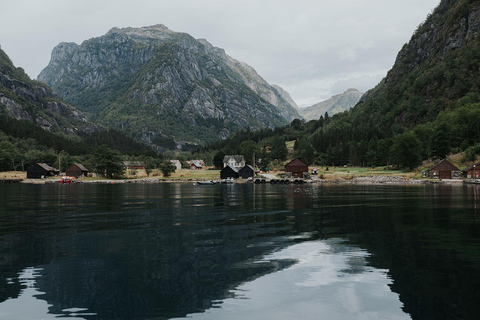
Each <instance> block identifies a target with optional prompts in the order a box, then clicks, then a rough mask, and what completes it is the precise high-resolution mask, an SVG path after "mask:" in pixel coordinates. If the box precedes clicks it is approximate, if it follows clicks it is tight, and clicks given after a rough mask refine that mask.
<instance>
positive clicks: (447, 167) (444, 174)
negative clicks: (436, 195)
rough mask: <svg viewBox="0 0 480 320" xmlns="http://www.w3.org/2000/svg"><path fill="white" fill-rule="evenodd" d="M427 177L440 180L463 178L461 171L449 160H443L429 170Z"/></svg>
mask: <svg viewBox="0 0 480 320" xmlns="http://www.w3.org/2000/svg"><path fill="white" fill-rule="evenodd" d="M426 173H427V177H429V178H438V179H457V178H460V177H461V171H460V169H458V168H457V167H456V166H454V165H453V164H452V163H451V162H450V161H448V160H447V159H443V160H442V161H440V162H439V163H437V164H436V165H435V166H433V167H431V168H430V169H428V170H427V172H426Z"/></svg>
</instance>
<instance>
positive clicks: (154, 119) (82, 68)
mask: <svg viewBox="0 0 480 320" xmlns="http://www.w3.org/2000/svg"><path fill="white" fill-rule="evenodd" d="M38 79H39V80H40V81H43V82H45V83H47V84H49V85H50V86H52V87H53V88H54V89H55V90H56V92H58V93H59V94H60V95H61V96H62V98H64V99H66V100H67V101H70V102H72V103H74V104H75V105H77V106H79V107H80V108H81V109H82V110H84V111H85V112H87V114H89V115H91V116H92V117H93V119H95V120H96V121H98V122H99V123H102V124H105V125H108V126H111V127H114V128H118V129H121V130H124V131H126V132H129V133H130V134H131V135H133V136H135V137H137V138H140V139H142V140H143V141H145V142H147V143H149V144H152V145H157V144H160V145H161V141H164V140H165V138H173V139H174V140H175V141H176V142H177V143H178V144H179V145H181V144H182V143H183V142H185V141H186V142H192V143H197V144H205V143H208V142H213V141H215V140H217V139H222V138H226V137H228V136H229V134H230V133H231V132H233V131H236V130H238V129H241V128H247V127H250V128H251V129H253V130H255V129H261V128H265V127H275V126H279V125H283V124H286V123H287V122H289V121H291V120H292V119H294V118H300V115H299V113H298V108H297V107H296V105H292V104H291V102H289V101H287V100H285V99H284V98H283V97H282V94H281V93H279V91H278V90H277V89H275V88H274V87H272V86H271V85H269V84H268V83H267V82H266V81H265V80H263V79H262V78H261V77H260V76H259V75H258V74H257V73H256V72H255V70H254V69H253V68H251V67H250V66H248V65H247V64H245V63H242V62H239V61H237V60H235V59H232V58H231V57H229V56H228V55H227V54H226V53H225V51H224V50H223V49H220V48H216V47H213V46H212V45H211V44H210V43H208V42H207V41H206V40H203V39H200V40H196V39H194V38H192V37H191V36H190V35H188V34H185V33H178V32H174V31H171V30H169V29H168V28H167V27H165V26H163V25H156V26H151V27H144V28H125V29H118V28H113V29H112V30H110V31H109V32H108V33H107V34H106V35H104V36H102V37H99V38H93V39H90V40H87V41H85V42H83V43H82V44H81V45H76V44H73V43H61V44H59V45H58V46H57V47H55V49H54V50H53V52H52V59H51V61H50V64H49V65H48V66H47V67H46V68H45V69H44V70H43V71H42V72H41V73H40V75H39V77H38Z"/></svg>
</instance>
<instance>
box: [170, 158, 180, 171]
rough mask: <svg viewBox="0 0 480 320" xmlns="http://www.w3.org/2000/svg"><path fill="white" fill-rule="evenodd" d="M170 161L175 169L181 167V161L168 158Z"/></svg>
mask: <svg viewBox="0 0 480 320" xmlns="http://www.w3.org/2000/svg"><path fill="white" fill-rule="evenodd" d="M170 162H171V163H172V164H173V165H174V166H175V170H180V169H182V163H181V162H180V160H170Z"/></svg>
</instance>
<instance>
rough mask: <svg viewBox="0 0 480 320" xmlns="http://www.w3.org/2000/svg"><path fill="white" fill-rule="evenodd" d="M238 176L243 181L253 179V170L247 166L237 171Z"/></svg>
mask: <svg viewBox="0 0 480 320" xmlns="http://www.w3.org/2000/svg"><path fill="white" fill-rule="evenodd" d="M238 175H239V177H240V178H243V179H248V178H253V177H254V176H255V169H254V168H253V167H252V166H251V165H249V164H247V165H246V166H245V167H243V168H242V169H240V170H239V171H238Z"/></svg>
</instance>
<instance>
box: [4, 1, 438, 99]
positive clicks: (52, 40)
mask: <svg viewBox="0 0 480 320" xmlns="http://www.w3.org/2000/svg"><path fill="white" fill-rule="evenodd" d="M439 3H440V0H336V1H333V0H295V1H293V0H0V45H1V47H2V49H3V50H4V51H5V52H6V53H7V54H8V55H9V56H10V58H11V59H12V60H13V63H14V64H15V65H16V66H17V67H22V68H24V69H25V71H26V72H27V73H28V74H29V75H30V77H32V78H36V77H37V75H38V73H40V71H41V70H42V69H43V68H44V67H45V66H47V64H48V62H49V61H50V54H51V51H52V49H53V47H55V46H56V45H57V44H58V43H60V42H76V43H78V44H80V43H82V42H83V41H84V40H87V39H90V38H93V37H98V36H101V35H103V34H105V33H106V32H107V31H108V30H110V29H111V28H113V27H120V28H122V27H142V26H149V25H154V24H159V23H162V24H164V25H166V26H167V27H168V28H170V29H171V30H174V31H179V32H186V33H189V34H190V35H192V36H193V37H195V38H205V39H207V40H208V41H209V42H210V43H212V44H213V45H214V46H216V47H221V48H224V49H225V50H226V52H227V54H229V55H230V56H231V57H233V58H235V59H237V60H240V61H243V62H246V63H248V64H249V65H251V66H252V67H254V68H255V69H256V70H257V72H258V73H259V74H260V75H261V76H262V77H263V78H265V79H266V80H267V81H268V82H270V83H272V84H278V85H280V86H282V87H283V88H284V89H285V90H287V91H288V92H289V93H290V94H291V96H292V98H293V99H294V100H295V101H296V102H297V104H298V105H299V106H302V107H306V106H309V105H312V104H314V103H317V102H320V101H323V100H326V99H328V98H329V97H331V96H332V95H334V94H339V93H342V92H343V91H345V90H347V89H348V88H357V89H359V90H360V91H362V92H364V91H366V90H368V89H371V88H372V87H374V86H375V85H376V84H377V83H378V82H379V81H380V80H381V79H382V78H383V77H384V76H385V75H386V73H387V71H388V70H389V69H390V68H391V67H392V66H393V63H394V61H395V58H396V55H397V53H398V51H399V50H400V48H401V47H402V46H403V44H404V43H406V42H408V41H409V39H410V37H411V36H412V34H413V32H414V31H415V29H416V27H417V26H418V25H419V24H420V23H422V22H423V21H424V20H425V18H426V16H427V14H429V13H430V12H431V11H432V10H433V9H434V8H435V7H436V6H437V5H438V4H439Z"/></svg>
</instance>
